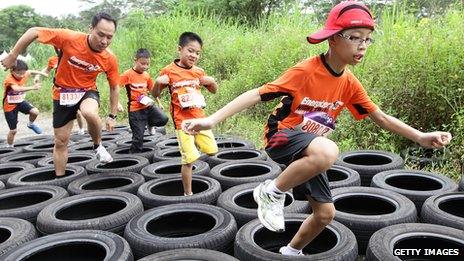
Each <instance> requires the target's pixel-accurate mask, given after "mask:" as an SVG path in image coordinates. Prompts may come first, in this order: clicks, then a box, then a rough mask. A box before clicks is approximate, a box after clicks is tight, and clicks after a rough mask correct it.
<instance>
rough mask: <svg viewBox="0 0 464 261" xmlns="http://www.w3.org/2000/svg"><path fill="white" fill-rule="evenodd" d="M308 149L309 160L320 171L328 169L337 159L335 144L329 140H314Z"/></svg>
mask: <svg viewBox="0 0 464 261" xmlns="http://www.w3.org/2000/svg"><path fill="white" fill-rule="evenodd" d="M308 148H309V152H308V154H309V155H308V156H309V159H312V160H313V162H316V163H317V164H318V165H319V168H320V169H323V170H327V169H329V168H330V167H332V165H333V164H334V163H335V161H336V160H337V158H338V147H337V144H335V142H333V141H331V140H329V139H326V138H316V139H315V140H314V142H312V143H311V144H310V146H309V147H308Z"/></svg>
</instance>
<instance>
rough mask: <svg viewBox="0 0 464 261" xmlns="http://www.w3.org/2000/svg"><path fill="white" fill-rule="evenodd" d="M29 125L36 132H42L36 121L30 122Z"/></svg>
mask: <svg viewBox="0 0 464 261" xmlns="http://www.w3.org/2000/svg"><path fill="white" fill-rule="evenodd" d="M27 127H28V128H29V129H31V130H33V131H34V132H35V133H36V134H40V133H42V129H41V128H40V127H39V126H37V125H36V124H35V123H28V124H27Z"/></svg>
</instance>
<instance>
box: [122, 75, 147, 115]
mask: <svg viewBox="0 0 464 261" xmlns="http://www.w3.org/2000/svg"><path fill="white" fill-rule="evenodd" d="M120 84H121V85H124V86H125V87H126V91H127V99H128V101H129V111H139V110H143V109H145V108H147V107H148V106H147V105H143V104H141V103H140V102H139V101H140V99H141V97H142V96H148V91H151V90H152V89H153V86H154V82H153V80H152V79H151V77H150V74H149V73H148V72H143V73H139V72H137V71H135V70H134V69H129V70H127V71H125V72H124V73H123V74H121V77H120Z"/></svg>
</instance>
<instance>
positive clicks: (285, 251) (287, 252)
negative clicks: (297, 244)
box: [281, 244, 301, 256]
mask: <svg viewBox="0 0 464 261" xmlns="http://www.w3.org/2000/svg"><path fill="white" fill-rule="evenodd" d="M300 252H301V249H295V248H293V247H291V246H290V244H288V245H287V246H285V247H283V248H282V253H281V254H282V255H284V256H297V255H299V254H300Z"/></svg>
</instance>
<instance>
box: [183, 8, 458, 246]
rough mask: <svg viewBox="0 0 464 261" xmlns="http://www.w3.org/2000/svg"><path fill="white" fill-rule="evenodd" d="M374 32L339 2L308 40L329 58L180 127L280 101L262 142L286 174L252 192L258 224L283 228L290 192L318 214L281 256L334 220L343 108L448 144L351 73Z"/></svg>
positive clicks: (194, 127) (208, 124) (361, 11)
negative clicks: (376, 99) (333, 179)
mask: <svg viewBox="0 0 464 261" xmlns="http://www.w3.org/2000/svg"><path fill="white" fill-rule="evenodd" d="M373 30H374V20H373V18H372V14H371V12H370V11H369V9H368V8H367V7H366V6H365V5H364V4H362V3H360V2H354V1H348V2H342V3H340V4H338V5H336V6H335V7H334V8H333V9H332V10H331V11H330V13H329V16H328V18H327V21H326V24H325V26H324V29H323V30H321V31H318V32H316V33H314V34H312V35H310V36H309V37H307V39H308V42H309V43H312V44H316V43H320V42H322V41H325V40H327V41H328V44H329V50H328V51H327V52H326V53H325V54H321V55H318V56H315V57H311V58H309V59H306V60H304V61H302V62H300V63H298V64H297V65H295V66H294V67H292V68H290V69H289V70H287V71H286V72H285V73H284V74H283V75H282V76H280V77H279V78H278V79H277V80H275V81H273V82H271V83H268V84H265V85H263V86H261V87H260V88H257V89H253V90H250V91H247V92H245V93H243V94H242V95H240V96H239V97H237V98H236V99H234V100H233V101H232V102H230V103H229V104H227V105H226V106H225V107H223V108H222V109H220V110H219V111H217V112H216V113H214V114H212V115H211V116H209V117H207V118H203V119H196V120H188V121H184V122H183V128H184V130H186V131H188V132H190V133H194V132H195V131H198V130H202V129H210V128H212V127H214V125H216V124H217V123H219V122H221V121H223V120H225V119H227V118H228V117H230V116H232V115H234V114H235V113H238V112H240V111H242V110H244V109H246V108H248V107H250V106H252V105H254V104H256V103H258V102H260V101H269V100H271V99H275V98H277V97H280V96H283V98H282V99H281V103H280V104H279V105H278V106H277V107H276V109H275V111H274V112H273V113H272V114H271V115H270V116H269V119H268V123H267V126H266V128H265V139H266V152H267V153H268V154H269V156H270V157H271V158H272V159H273V160H274V161H276V162H278V163H282V164H285V165H286V166H287V168H286V169H285V170H284V171H283V172H282V173H281V174H280V175H279V177H277V178H276V179H275V180H272V181H271V180H268V181H265V182H264V183H262V184H260V185H259V186H258V187H257V188H255V190H254V191H253V192H254V193H253V196H254V198H255V201H256V202H257V203H258V217H259V219H260V220H261V223H262V224H263V225H264V226H265V227H266V228H268V229H270V230H272V231H284V229H285V223H284V217H283V207H284V199H285V196H284V194H283V193H284V192H285V191H288V190H289V189H292V188H293V193H294V194H296V195H301V194H303V195H304V196H306V198H307V199H308V201H309V203H310V204H311V208H312V210H313V214H312V215H310V216H309V217H308V218H307V219H306V220H305V221H304V222H303V224H302V225H301V227H300V228H299V230H298V232H297V233H296V235H295V236H294V237H293V239H292V240H291V241H290V243H289V244H288V245H287V246H284V247H282V248H280V250H279V252H280V253H282V254H283V255H303V253H302V251H301V250H302V249H303V248H304V247H305V246H306V245H308V244H309V243H310V242H311V241H312V240H313V239H314V238H315V237H316V236H317V235H318V234H319V233H320V232H321V231H322V230H323V229H324V228H325V226H327V225H328V224H329V223H330V222H331V221H332V219H333V217H334V215H335V207H334V204H333V201H332V195H331V193H330V189H329V183H328V180H327V176H326V174H325V171H326V170H327V169H329V168H330V167H331V166H332V164H333V163H334V162H335V160H336V159H337V157H338V147H337V145H336V144H335V143H334V142H333V141H331V140H330V139H328V138H327V135H328V134H329V133H331V132H332V131H333V130H334V129H335V119H336V118H337V116H338V115H339V114H340V112H341V111H342V109H343V108H344V107H347V108H348V109H349V110H350V112H351V114H352V115H353V116H354V117H355V118H356V119H357V120H360V119H363V118H365V117H367V116H369V118H371V119H372V120H373V121H374V122H375V123H376V124H377V125H379V126H380V127H382V128H384V129H387V130H389V131H391V132H394V133H397V134H399V135H401V136H403V137H406V138H408V139H410V140H412V141H415V142H417V143H419V144H420V145H421V146H424V147H431V148H441V147H443V146H445V145H447V144H448V143H449V142H450V140H451V134H450V133H448V132H440V131H436V132H430V133H423V132H421V131H419V130H417V129H414V128H413V127H411V126H409V125H407V124H405V123H403V122H402V121H400V120H398V119H396V118H395V117H393V116H390V115H387V114H385V113H384V112H383V111H382V110H380V109H379V108H378V107H377V106H376V105H375V104H374V103H373V102H372V101H371V99H370V98H369V96H368V95H367V93H366V91H365V90H364V88H363V86H362V84H361V83H360V82H359V80H358V79H357V78H356V77H355V76H354V75H353V73H352V72H351V71H350V70H349V69H348V68H347V65H356V64H358V63H360V62H361V61H362V59H363V57H364V55H365V53H366V51H367V47H368V46H369V45H370V44H371V43H372V38H371V34H372V31H373Z"/></svg>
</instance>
